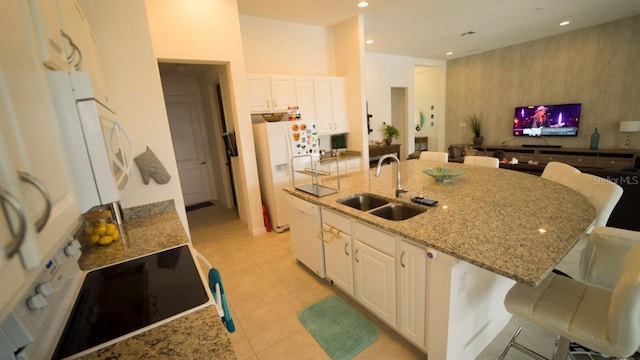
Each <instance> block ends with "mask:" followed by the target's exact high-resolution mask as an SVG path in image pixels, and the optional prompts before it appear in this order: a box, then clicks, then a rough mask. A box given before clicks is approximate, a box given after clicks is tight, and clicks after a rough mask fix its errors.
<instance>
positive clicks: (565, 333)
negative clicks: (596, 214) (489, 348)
mask: <svg viewBox="0 0 640 360" xmlns="http://www.w3.org/2000/svg"><path fill="white" fill-rule="evenodd" d="M599 229H600V228H597V229H595V230H594V231H593V232H592V233H591V234H590V235H589V244H590V246H589V247H588V248H587V249H589V250H586V249H585V257H584V258H582V259H581V267H582V268H584V271H585V273H589V274H599V275H597V276H593V277H591V280H593V281H594V282H593V283H586V282H581V281H577V280H574V279H571V278H568V277H565V276H561V275H556V274H554V273H551V274H550V275H549V276H548V277H547V278H546V279H545V280H543V282H542V283H541V284H540V285H539V286H537V287H535V288H532V287H530V286H528V285H525V284H522V283H516V284H515V285H514V286H513V287H512V288H511V289H510V290H509V292H508V293H507V295H506V297H505V300H504V304H505V307H506V309H507V311H509V312H510V313H512V314H514V315H515V316H517V317H520V318H523V319H526V320H528V321H530V322H532V323H535V324H537V325H539V326H541V327H543V328H546V329H549V330H551V331H554V332H556V333H557V334H558V338H557V340H556V346H555V349H554V352H553V359H554V360H555V359H562V360H565V359H567V356H568V355H569V352H570V351H569V347H570V344H571V342H572V341H573V342H575V343H578V344H580V345H581V347H587V348H589V349H591V350H592V351H594V352H598V353H600V354H601V355H603V356H606V357H617V358H619V359H623V358H627V357H629V356H631V355H633V354H634V353H635V352H636V351H637V349H638V347H639V346H640V323H639V321H638V319H640V244H637V243H636V242H635V241H636V240H637V239H638V233H637V232H634V231H628V232H622V233H620V232H617V231H613V232H610V231H609V230H599ZM622 239H626V240H627V241H623V240H622ZM594 259H597V260H595V261H594ZM611 263H614V264H619V265H617V267H616V269H617V270H615V271H611V270H610V269H609V267H610V266H611ZM521 330H522V327H518V329H517V330H516V331H515V333H514V334H513V336H512V337H511V339H510V340H509V342H508V343H507V346H506V348H505V349H504V351H503V352H502V354H501V355H500V357H499V359H504V358H505V356H506V355H507V353H508V352H509V350H510V349H511V348H514V349H517V350H519V351H521V352H522V353H524V354H526V355H528V356H530V357H532V358H535V359H539V360H540V359H546V358H545V357H544V356H542V355H541V354H539V353H537V352H535V351H533V350H531V349H529V348H527V347H525V346H523V345H522V344H520V343H518V342H517V341H516V339H517V337H518V335H519V334H520V331H521ZM572 358H573V355H572Z"/></svg>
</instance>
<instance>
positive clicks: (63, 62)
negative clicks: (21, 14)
mask: <svg viewBox="0 0 640 360" xmlns="http://www.w3.org/2000/svg"><path fill="white" fill-rule="evenodd" d="M59 5H60V4H59V0H29V10H30V13H31V17H32V18H31V19H30V20H31V21H30V22H27V23H32V25H33V28H34V29H35V31H36V36H37V44H38V47H39V52H40V56H41V61H42V62H43V63H44V65H45V66H47V67H49V68H51V69H53V70H72V69H73V67H72V66H71V65H69V63H68V60H67V56H69V55H71V49H72V47H71V45H70V43H69V41H68V40H67V39H66V38H64V37H63V34H62V32H61V31H60V30H61V29H62V19H61V14H60V8H59ZM3 11H4V10H3ZM16 15H17V14H16ZM25 20H27V19H25Z"/></svg>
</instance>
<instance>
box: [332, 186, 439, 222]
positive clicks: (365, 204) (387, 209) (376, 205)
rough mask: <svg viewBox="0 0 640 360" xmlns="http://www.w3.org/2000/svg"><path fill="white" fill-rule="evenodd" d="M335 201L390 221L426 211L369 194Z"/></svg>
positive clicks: (404, 218) (407, 217)
mask: <svg viewBox="0 0 640 360" xmlns="http://www.w3.org/2000/svg"><path fill="white" fill-rule="evenodd" d="M336 201H337V202H338V203H340V204H342V205H346V206H349V207H351V208H354V209H356V210H360V211H368V212H369V214H371V215H375V216H378V217H381V218H383V219H387V220H392V221H401V220H406V219H409V218H412V217H414V216H416V215H419V214H422V213H423V212H425V211H426V209H421V208H419V207H416V206H410V205H407V204H401V203H391V202H389V200H387V199H385V198H383V197H380V196H377V195H374V194H369V193H361V194H355V195H351V196H348V197H345V198H342V199H338V200H336Z"/></svg>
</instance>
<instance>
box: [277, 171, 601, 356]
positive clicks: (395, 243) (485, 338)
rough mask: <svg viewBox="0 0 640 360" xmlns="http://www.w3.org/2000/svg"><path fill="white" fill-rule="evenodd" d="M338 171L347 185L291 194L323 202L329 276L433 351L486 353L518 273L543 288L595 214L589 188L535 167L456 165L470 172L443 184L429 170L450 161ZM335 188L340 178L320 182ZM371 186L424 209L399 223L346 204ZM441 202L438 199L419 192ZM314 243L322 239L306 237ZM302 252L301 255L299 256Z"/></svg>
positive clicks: (372, 190)
mask: <svg viewBox="0 0 640 360" xmlns="http://www.w3.org/2000/svg"><path fill="white" fill-rule="evenodd" d="M396 166H397V165H396V163H392V165H387V166H383V167H382V171H381V175H380V177H375V176H374V170H373V169H371V170H369V171H366V172H361V173H357V174H351V175H349V176H345V177H341V178H340V191H338V193H336V194H332V195H328V196H324V197H320V198H318V197H315V196H313V195H310V194H307V193H304V192H302V191H299V190H295V189H293V188H287V189H285V191H286V192H287V193H288V194H289V195H290V196H295V197H297V198H301V199H303V200H306V201H308V202H310V203H313V204H317V205H320V208H321V221H322V233H321V234H322V236H321V238H322V240H323V248H324V252H323V254H322V255H320V256H323V257H324V263H325V266H326V277H327V278H328V279H329V280H331V282H332V283H333V284H334V285H335V286H337V287H338V288H340V289H341V290H343V291H344V292H345V293H346V294H348V295H349V296H352V297H353V298H354V299H355V300H356V301H358V302H359V303H360V304H362V305H363V306H364V307H365V308H367V309H368V310H370V311H371V312H372V313H373V314H374V315H375V316H376V317H378V318H380V319H381V320H382V321H384V322H386V323H387V324H389V325H390V326H391V327H392V328H394V329H395V330H396V331H397V332H398V333H399V334H401V335H402V336H403V337H405V338H406V339H407V340H409V341H411V342H412V343H414V344H415V345H416V346H418V347H420V348H422V349H423V350H424V351H425V352H426V353H427V354H428V356H429V358H435V359H469V358H474V357H475V356H477V355H478V354H479V353H480V352H481V351H482V350H483V349H484V347H486V346H487V344H488V343H490V342H491V341H492V340H493V338H494V337H495V336H496V335H497V333H499V332H500V330H502V328H503V327H504V326H505V325H506V323H507V322H508V320H509V318H510V314H509V313H508V312H507V311H506V310H505V308H504V305H503V300H504V296H505V294H506V292H507V291H508V290H509V288H510V287H511V286H512V285H513V284H514V282H515V281H518V282H522V283H525V284H528V285H529V286H532V287H535V286H537V285H538V284H539V283H540V282H541V281H542V280H543V279H544V278H545V277H546V276H547V275H548V274H549V273H550V272H551V270H552V269H553V268H554V267H555V266H556V265H557V264H558V263H559V262H560V260H561V259H562V258H563V257H564V256H565V255H566V254H567V253H568V252H569V250H570V249H571V248H572V247H573V246H574V245H575V243H576V242H577V241H578V239H579V236H580V235H581V234H582V233H583V231H584V230H585V229H586V228H587V227H588V226H589V225H590V224H591V223H592V221H593V220H594V218H595V209H594V208H593V206H592V205H591V203H590V201H589V200H588V199H587V198H585V197H584V196H582V195H581V194H580V193H578V192H576V191H574V190H571V189H569V188H567V187H565V186H563V185H560V184H557V183H555V182H552V181H549V180H546V179H543V178H540V177H537V176H532V175H529V174H524V173H519V172H514V171H509V170H504V169H493V168H483V167H473V166H468V165H466V166H465V165H463V164H451V163H449V164H447V166H448V167H449V168H456V169H462V170H463V171H464V174H463V175H461V176H459V177H458V178H455V179H453V180H452V181H451V182H449V183H440V182H435V180H434V179H433V178H431V177H429V176H427V175H426V174H424V173H423V172H422V171H423V170H424V169H427V168H431V167H436V166H442V165H441V164H436V163H432V162H428V161H423V160H411V161H403V162H402V163H401V165H400V175H401V179H402V181H401V184H402V186H403V187H404V188H406V189H408V192H407V193H401V194H400V196H399V197H398V198H396V197H395V189H396V175H397V173H396ZM320 181H321V182H322V183H321V184H322V185H325V186H328V187H335V185H334V184H333V182H335V181H336V180H335V179H332V178H330V177H326V178H322V179H320ZM355 194H373V195H374V196H378V197H382V198H384V199H386V200H387V201H389V202H390V203H401V204H403V205H405V206H409V207H413V208H416V207H419V208H421V209H423V210H425V211H424V212H423V213H420V214H418V215H416V216H413V217H410V218H408V219H406V220H401V221H392V220H387V219H385V218H382V217H379V216H376V215H374V214H373V212H376V211H378V210H379V209H383V208H384V206H380V207H378V208H376V209H373V210H366V211H363V210H359V209H354V208H352V207H349V206H347V205H343V204H342V203H340V202H338V200H344V199H349V198H352V197H353V196H354V195H355ZM417 195H420V196H423V197H426V198H430V199H434V200H438V204H437V206H434V207H424V206H421V205H416V204H412V203H411V202H410V198H411V197H413V196H417ZM308 241H309V242H313V241H318V240H316V238H315V236H308ZM294 255H295V252H294Z"/></svg>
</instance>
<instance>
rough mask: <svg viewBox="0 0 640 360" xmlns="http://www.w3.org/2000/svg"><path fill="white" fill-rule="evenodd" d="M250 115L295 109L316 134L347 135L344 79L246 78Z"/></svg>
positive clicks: (273, 76) (314, 77) (313, 77)
mask: <svg viewBox="0 0 640 360" xmlns="http://www.w3.org/2000/svg"><path fill="white" fill-rule="evenodd" d="M247 80H248V84H249V96H250V102H251V104H250V108H251V112H252V113H256V114H260V113H272V112H285V111H287V110H288V108H289V106H298V109H299V111H300V115H301V117H302V120H307V121H314V122H316V124H317V125H318V134H320V135H329V134H342V133H347V132H349V121H348V119H347V90H346V79H345V78H343V77H337V76H296V77H293V76H284V75H248V76H247Z"/></svg>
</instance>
